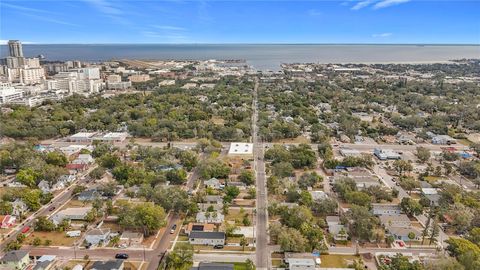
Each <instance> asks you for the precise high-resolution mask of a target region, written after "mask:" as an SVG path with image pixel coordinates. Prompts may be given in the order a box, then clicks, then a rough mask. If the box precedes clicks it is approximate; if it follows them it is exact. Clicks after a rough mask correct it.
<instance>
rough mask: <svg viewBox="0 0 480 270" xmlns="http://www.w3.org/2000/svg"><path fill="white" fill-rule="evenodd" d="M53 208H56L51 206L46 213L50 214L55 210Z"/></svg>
mask: <svg viewBox="0 0 480 270" xmlns="http://www.w3.org/2000/svg"><path fill="white" fill-rule="evenodd" d="M55 208H56V207H55V206H52V207H50V208H49V209H48V211H50V212H52V211H53V210H55Z"/></svg>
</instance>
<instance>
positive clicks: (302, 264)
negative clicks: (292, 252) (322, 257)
mask: <svg viewBox="0 0 480 270" xmlns="http://www.w3.org/2000/svg"><path fill="white" fill-rule="evenodd" d="M285 262H286V263H287V264H288V269H289V270H310V269H312V270H314V269H315V267H316V264H315V260H314V259H304V258H288V259H285Z"/></svg>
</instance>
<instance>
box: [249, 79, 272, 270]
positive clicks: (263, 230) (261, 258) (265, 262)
mask: <svg viewBox="0 0 480 270" xmlns="http://www.w3.org/2000/svg"><path fill="white" fill-rule="evenodd" d="M257 91H258V81H257V82H256V83H255V89H254V94H253V96H254V100H253V116H252V142H253V149H254V153H253V158H254V167H255V171H256V179H257V211H256V212H257V213H256V215H257V218H256V228H255V232H256V254H257V256H256V266H257V269H259V270H261V269H267V268H268V267H269V264H270V253H269V252H268V249H267V245H268V232H267V229H268V228H267V225H268V213H267V185H266V180H265V162H264V160H263V151H264V147H263V144H262V142H261V140H259V138H258V125H257V121H258V104H257V95H258V93H257Z"/></svg>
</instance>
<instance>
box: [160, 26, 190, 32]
mask: <svg viewBox="0 0 480 270" xmlns="http://www.w3.org/2000/svg"><path fill="white" fill-rule="evenodd" d="M153 27H155V28H158V29H161V30H169V31H185V30H186V29H185V28H183V27H178V26H172V25H154V26H153Z"/></svg>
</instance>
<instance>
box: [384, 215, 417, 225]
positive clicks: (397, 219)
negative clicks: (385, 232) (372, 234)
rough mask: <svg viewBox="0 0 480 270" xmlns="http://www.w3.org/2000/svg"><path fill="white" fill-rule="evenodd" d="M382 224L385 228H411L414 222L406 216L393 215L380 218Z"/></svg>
mask: <svg viewBox="0 0 480 270" xmlns="http://www.w3.org/2000/svg"><path fill="white" fill-rule="evenodd" d="M379 218H380V223H382V225H384V226H385V227H409V226H411V224H412V222H411V221H410V219H409V218H408V217H407V215H405V214H401V215H396V216H391V215H382V216H379Z"/></svg>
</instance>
